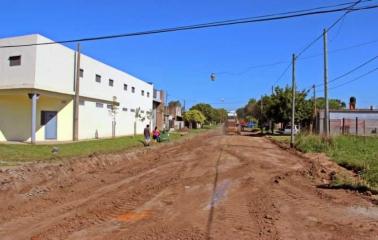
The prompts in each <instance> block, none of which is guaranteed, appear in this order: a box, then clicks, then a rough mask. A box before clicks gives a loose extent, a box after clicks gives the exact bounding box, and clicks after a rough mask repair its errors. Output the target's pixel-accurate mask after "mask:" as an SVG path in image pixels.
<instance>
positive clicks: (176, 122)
mask: <svg viewBox="0 0 378 240" xmlns="http://www.w3.org/2000/svg"><path fill="white" fill-rule="evenodd" d="M165 122H166V128H167V129H173V130H179V129H182V128H184V127H185V122H184V118H183V116H182V108H181V104H180V102H178V101H173V102H170V103H169V104H168V106H167V114H166V120H165Z"/></svg>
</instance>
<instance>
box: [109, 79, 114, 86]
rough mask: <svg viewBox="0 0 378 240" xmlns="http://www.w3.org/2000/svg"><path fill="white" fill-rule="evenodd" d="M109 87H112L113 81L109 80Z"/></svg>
mask: <svg viewBox="0 0 378 240" xmlns="http://www.w3.org/2000/svg"><path fill="white" fill-rule="evenodd" d="M109 87H114V80H113V79H110V78H109Z"/></svg>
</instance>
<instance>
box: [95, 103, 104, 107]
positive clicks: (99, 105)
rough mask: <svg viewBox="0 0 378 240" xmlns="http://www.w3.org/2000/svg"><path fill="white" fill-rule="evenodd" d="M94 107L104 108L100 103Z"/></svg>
mask: <svg viewBox="0 0 378 240" xmlns="http://www.w3.org/2000/svg"><path fill="white" fill-rule="evenodd" d="M96 107H98V108H103V107H104V104H102V103H96Z"/></svg>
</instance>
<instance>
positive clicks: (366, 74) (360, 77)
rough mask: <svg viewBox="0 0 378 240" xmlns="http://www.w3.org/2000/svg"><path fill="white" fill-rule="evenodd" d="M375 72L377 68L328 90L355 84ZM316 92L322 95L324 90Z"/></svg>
mask: <svg viewBox="0 0 378 240" xmlns="http://www.w3.org/2000/svg"><path fill="white" fill-rule="evenodd" d="M376 71H378V67H376V68H374V69H372V70H370V71H368V72H366V73H364V74H362V75H360V76H358V77H355V78H353V79H351V80H349V81H346V82H343V83H341V84H339V85H336V86H333V87H331V88H330V90H333V89H337V88H340V87H343V86H345V85H347V84H349V83H352V82H355V81H357V80H360V79H362V78H364V77H366V76H368V75H370V74H372V73H374V72H376ZM317 92H318V93H322V92H324V90H320V91H317Z"/></svg>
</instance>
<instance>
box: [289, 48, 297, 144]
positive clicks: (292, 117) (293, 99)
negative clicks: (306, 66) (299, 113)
mask: <svg viewBox="0 0 378 240" xmlns="http://www.w3.org/2000/svg"><path fill="white" fill-rule="evenodd" d="M295 60H296V56H295V54H293V57H292V83H291V95H292V96H291V137H290V147H294V142H295V138H294V134H295V133H294V129H295V89H296V87H295Z"/></svg>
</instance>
